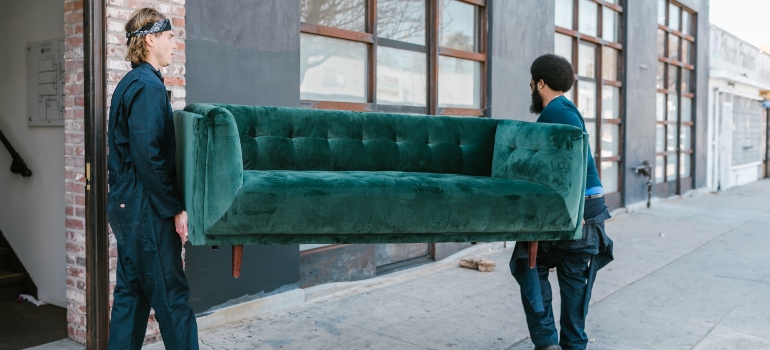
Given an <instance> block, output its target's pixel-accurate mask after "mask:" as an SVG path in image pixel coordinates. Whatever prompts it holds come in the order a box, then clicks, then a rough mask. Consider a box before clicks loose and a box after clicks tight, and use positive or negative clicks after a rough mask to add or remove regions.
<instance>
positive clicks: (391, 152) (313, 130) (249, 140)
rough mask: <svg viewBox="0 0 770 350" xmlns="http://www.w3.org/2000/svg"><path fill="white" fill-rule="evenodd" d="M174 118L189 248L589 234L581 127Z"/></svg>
mask: <svg viewBox="0 0 770 350" xmlns="http://www.w3.org/2000/svg"><path fill="white" fill-rule="evenodd" d="M174 122H175V125H176V133H177V135H176V139H177V169H178V170H179V174H178V175H179V186H180V189H181V193H182V195H183V200H184V203H185V207H186V208H187V212H188V215H189V239H190V242H191V243H192V244H193V245H234V246H236V247H240V246H241V245H243V244H299V243H302V244H307V243H412V242H492V241H513V240H515V241H539V240H559V239H577V238H580V235H581V223H582V216H583V202H584V196H583V194H584V192H585V174H586V171H585V169H586V162H587V156H588V155H587V152H586V148H587V146H586V145H587V137H586V135H584V134H583V132H582V131H581V130H580V129H578V128H575V127H572V126H566V125H555V124H538V123H529V122H521V121H514V120H496V119H487V118H465V117H446V116H417V115H405V114H386V113H359V112H350V111H334V110H314V109H304V108H281V107H258V106H238V105H217V104H192V105H188V106H187V107H185V108H184V110H181V111H176V112H175V115H174ZM234 255H238V256H237V257H236V258H237V260H240V252H239V251H236V250H234ZM234 273H235V270H234Z"/></svg>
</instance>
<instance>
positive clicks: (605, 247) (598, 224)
mask: <svg viewBox="0 0 770 350" xmlns="http://www.w3.org/2000/svg"><path fill="white" fill-rule="evenodd" d="M600 203H601V207H600V208H588V206H589V205H588V204H589V203H588V202H587V205H586V215H585V216H584V219H585V225H583V236H582V237H581V238H580V239H577V240H574V241H571V240H561V241H541V242H539V244H538V250H537V254H538V256H544V255H552V256H557V257H558V256H563V255H566V254H590V255H591V260H590V261H591V262H590V268H589V275H588V276H587V277H588V280H587V281H586V282H587V285H588V292H587V293H586V294H585V305H584V306H585V307H586V308H587V307H588V302H589V300H590V297H591V289H592V288H593V283H594V279H595V278H596V273H597V272H598V271H599V270H600V269H601V268H603V267H604V266H606V265H607V264H609V263H610V262H611V261H612V260H613V259H614V257H613V254H612V246H613V243H612V240H611V239H610V238H609V237H608V236H607V234H606V233H605V231H604V221H605V220H607V219H609V218H610V213H609V212H608V211H607V207H606V206H604V201H601V202H600ZM594 206H596V205H594ZM597 213H598V214H597ZM527 243H528V242H516V247H515V248H514V249H513V255H512V256H511V263H510V267H511V274H512V275H513V277H514V278H515V279H516V282H518V283H519V286H520V287H521V291H522V294H523V295H524V296H525V297H526V299H527V301H528V302H529V303H530V304H531V305H532V308H533V309H534V310H535V312H543V311H544V308H543V299H542V294H541V289H540V278H539V276H538V274H537V268H533V269H530V268H529V266H528V263H527V262H528V259H527V258H528V257H529V252H528V250H527ZM548 260H556V259H548ZM548 267H549V268H551V267H553V266H548ZM586 310H587V309H586Z"/></svg>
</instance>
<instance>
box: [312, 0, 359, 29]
mask: <svg viewBox="0 0 770 350" xmlns="http://www.w3.org/2000/svg"><path fill="white" fill-rule="evenodd" d="M300 20H301V21H302V22H305V23H308V24H316V25H322V26H326V27H334V28H339V29H345V30H352V31H354V32H363V31H365V30H366V0H338V1H328V0H302V1H301V2H300Z"/></svg>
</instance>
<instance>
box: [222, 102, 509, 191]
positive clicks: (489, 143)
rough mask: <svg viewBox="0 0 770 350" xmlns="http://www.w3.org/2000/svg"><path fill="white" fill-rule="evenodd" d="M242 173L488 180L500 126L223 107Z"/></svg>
mask: <svg viewBox="0 0 770 350" xmlns="http://www.w3.org/2000/svg"><path fill="white" fill-rule="evenodd" d="M219 106H221V107H222V108H225V109H227V110H229V111H230V112H232V114H233V116H234V117H235V122H236V125H237V126H238V133H239V134H240V140H241V151H242V155H243V168H244V170H330V171H411V172H430V173H445V174H464V175H479V176H490V172H491V169H492V149H493V147H494V138H495V130H496V127H497V123H498V121H497V120H493V119H485V118H459V117H440V116H429V117H426V116H415V115H405V114H388V113H361V112H352V111H328V110H313V109H305V108H283V107H260V106H237V105H224V104H223V105H219Z"/></svg>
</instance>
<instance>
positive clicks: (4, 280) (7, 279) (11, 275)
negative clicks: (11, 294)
mask: <svg viewBox="0 0 770 350" xmlns="http://www.w3.org/2000/svg"><path fill="white" fill-rule="evenodd" d="M22 282H24V274H23V273H18V272H12V271H0V287H2V286H8V285H11V284H20V283H22Z"/></svg>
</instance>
